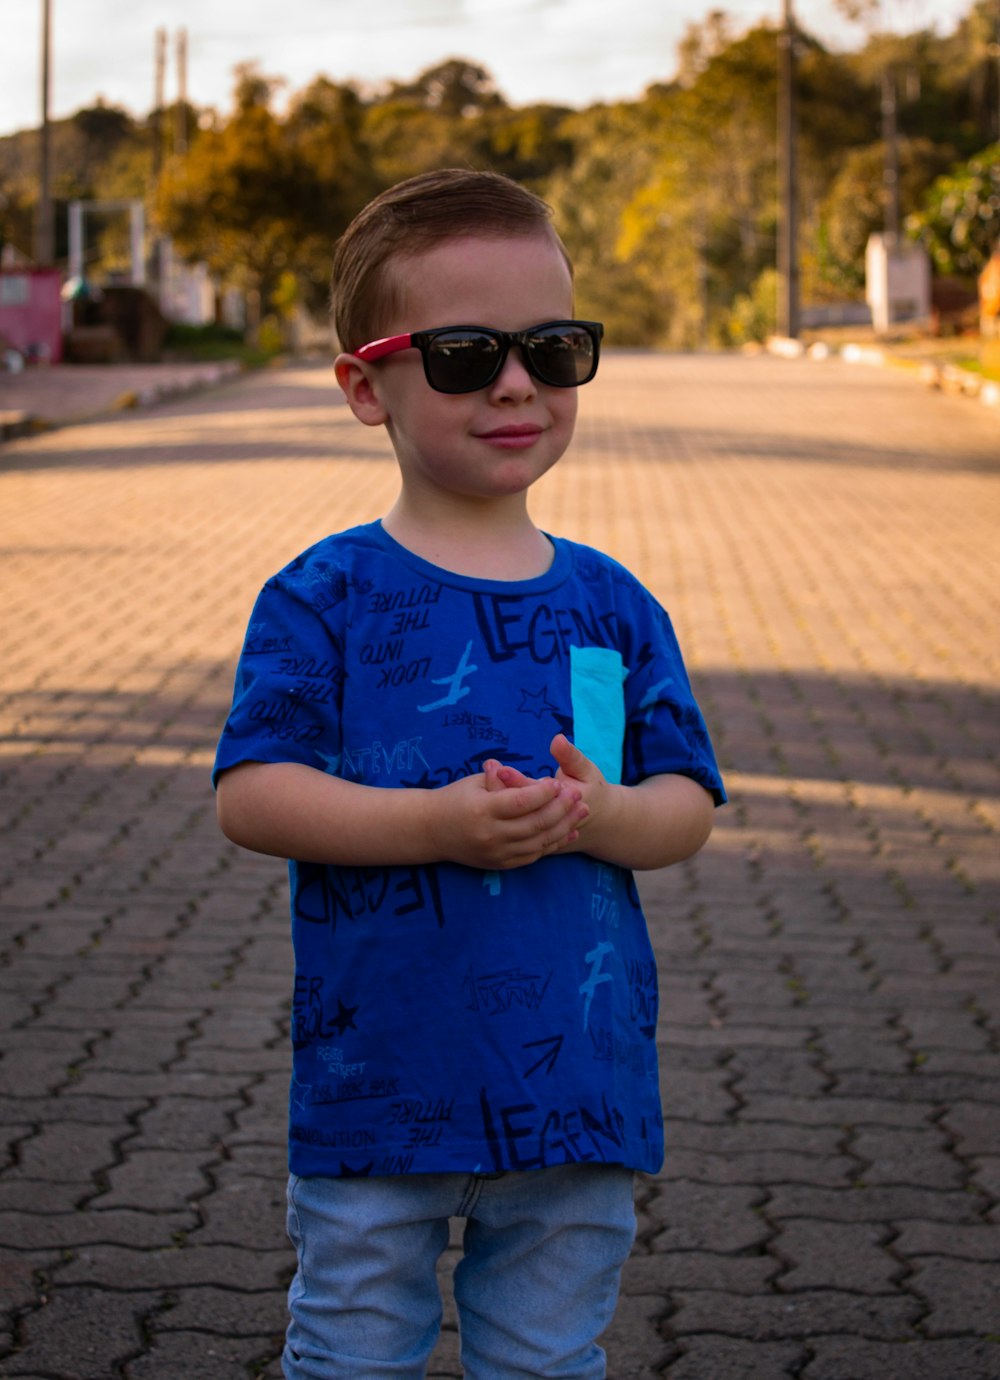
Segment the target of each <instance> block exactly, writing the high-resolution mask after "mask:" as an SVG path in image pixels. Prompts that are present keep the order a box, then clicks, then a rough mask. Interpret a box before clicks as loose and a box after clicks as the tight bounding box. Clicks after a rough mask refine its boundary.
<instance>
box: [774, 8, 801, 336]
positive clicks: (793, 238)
mask: <svg viewBox="0 0 1000 1380" xmlns="http://www.w3.org/2000/svg"><path fill="white" fill-rule="evenodd" d="M795 131H796V119H795V19H794V17H793V15H792V0H784V15H783V18H782V27H781V33H780V34H779V36H778V156H779V162H780V184H781V226H780V232H779V237H778V332H779V334H780V335H783V336H787V337H788V339H789V340H797V339H798V335H799V256H798V205H797V202H798V186H797V180H796V168H795Z"/></svg>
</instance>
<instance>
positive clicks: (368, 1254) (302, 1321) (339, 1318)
mask: <svg viewBox="0 0 1000 1380" xmlns="http://www.w3.org/2000/svg"><path fill="white" fill-rule="evenodd" d="M632 1188H633V1175H632V1171H631V1170H630V1169H624V1168H623V1167H622V1166H621V1165H605V1164H600V1165H593V1164H570V1165H561V1166H558V1167H555V1168H551V1169H538V1170H531V1171H529V1172H527V1173H509V1174H495V1175H494V1174H426V1175H424V1174H419V1175H418V1174H414V1175H404V1176H400V1177H398V1178H363V1179H326V1178H315V1179H301V1178H297V1177H296V1176H295V1175H293V1176H292V1177H291V1179H290V1180H289V1185H288V1234H289V1236H290V1237H291V1239H292V1243H293V1245H294V1246H295V1249H296V1251H297V1252H298V1262H299V1268H298V1273H297V1274H296V1276H295V1278H294V1280H293V1281H292V1286H291V1289H290V1290H289V1294H288V1306H289V1312H290V1315H291V1322H290V1323H289V1327H288V1336H287V1339H286V1343H285V1351H284V1356H283V1358H282V1362H283V1366H284V1373H285V1376H286V1377H287V1380H346V1378H347V1377H351V1380H361V1377H363V1380H388V1377H390V1376H391V1377H394V1380H395V1378H396V1377H401V1376H402V1377H406V1380H420V1377H422V1376H423V1375H424V1371H425V1368H426V1365H427V1361H428V1358H429V1356H430V1354H431V1351H432V1350H433V1348H434V1343H435V1341H436V1340H437V1336H438V1332H439V1329H440V1324H441V1297H440V1293H439V1290H438V1284H437V1275H436V1266H437V1261H438V1257H439V1256H440V1255H441V1252H442V1251H443V1250H444V1248H445V1247H446V1246H447V1244H448V1219H449V1218H450V1217H464V1218H466V1219H467V1221H466V1226H465V1235H464V1243H463V1244H464V1252H465V1253H464V1255H463V1258H462V1260H461V1261H460V1262H459V1264H458V1266H457V1267H456V1269H455V1278H454V1286H455V1302H456V1304H457V1307H458V1314H459V1327H460V1331H461V1342H462V1364H463V1366H464V1367H465V1374H466V1376H467V1377H468V1380H514V1377H527V1376H532V1377H537V1376H546V1377H559V1380H570V1377H572V1380H600V1377H603V1376H604V1374H605V1367H604V1359H605V1358H604V1352H603V1351H602V1350H601V1348H600V1347H599V1346H598V1345H597V1343H596V1341H595V1338H597V1337H598V1336H599V1335H600V1333H601V1332H603V1331H604V1329H605V1327H606V1326H607V1325H608V1323H609V1322H610V1321H611V1317H612V1315H613V1313H614V1310H615V1303H616V1301H617V1298H618V1282H619V1277H620V1274H621V1269H622V1266H623V1265H624V1263H625V1261H626V1259H627V1258H628V1253H629V1250H630V1249H631V1246H632V1241H633V1239H634V1236H635V1211H634V1208H633V1197H632Z"/></svg>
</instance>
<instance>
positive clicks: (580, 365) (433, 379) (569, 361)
mask: <svg viewBox="0 0 1000 1380" xmlns="http://www.w3.org/2000/svg"><path fill="white" fill-rule="evenodd" d="M603 334H604V327H603V326H602V325H601V323H600V322H599V321H545V322H543V323H542V325H540V326H531V327H529V329H528V330H526V331H495V330H492V329H491V328H490V327H488V326H441V327H439V329H437V330H434V331H414V332H413V333H412V334H411V335H391V336H386V337H385V339H383V340H373V341H372V342H371V344H370V345H362V346H361V349H360V350H355V351H354V354H355V357H356V358H357V359H362V360H366V361H368V362H369V363H373V362H374V361H375V360H378V359H384V358H385V356H386V355H392V354H395V353H396V352H397V351H398V350H411V349H412V350H419V351H420V357H421V359H422V360H423V362H424V375H425V376H426V379H427V382H428V383H429V384H430V386H431V387H432V388H433V389H434V390H435V392H437V393H474V392H476V390H477V389H479V388H486V387H488V386H489V385H490V384H491V383H492V382H493V380H494V379H495V378H496V377H497V375H498V374H499V373H500V370H501V369H502V368H503V366H504V364H505V362H506V359H507V356H508V354H509V353H510V347H511V346H512V345H516V346H517V347H518V349H519V350H520V351H521V356H522V358H523V359H524V363H525V367H526V368H527V370H528V373H529V374H531V375H532V377H533V378H536V379H537V380H538V382H539V383H545V384H548V386H549V387H550V388H578V387H579V386H580V384H581V383H589V382H590V380H591V379H592V378H593V377H594V375H595V374H596V373H597V361H598V359H599V358H600V353H601V336H602V335H603Z"/></svg>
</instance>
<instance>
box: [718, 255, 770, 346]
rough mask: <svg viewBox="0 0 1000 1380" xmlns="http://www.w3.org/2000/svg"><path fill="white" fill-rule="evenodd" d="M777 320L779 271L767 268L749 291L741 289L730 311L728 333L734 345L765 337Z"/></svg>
mask: <svg viewBox="0 0 1000 1380" xmlns="http://www.w3.org/2000/svg"><path fill="white" fill-rule="evenodd" d="M777 321H778V273H777V270H776V269H773V268H765V269H764V271H763V273H761V274H760V275H759V276H758V278H757V279H756V281H755V282H754V284H753V286H752V287H751V289H750V291H749V292H744V293H741V294H740V296H739V297H737V298H736V300H735V302H734V303H733V309H732V311H731V312H730V313H729V321H728V323H727V328H728V330H727V333H728V336H729V339H730V341H731V342H732V343H733V344H734V345H746V344H749V343H751V342H753V341H762V340H766V339H767V337H768V336H769V335H774V333H775V330H776V328H777Z"/></svg>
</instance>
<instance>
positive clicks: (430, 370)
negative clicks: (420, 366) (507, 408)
mask: <svg viewBox="0 0 1000 1380" xmlns="http://www.w3.org/2000/svg"><path fill="white" fill-rule="evenodd" d="M502 348H503V347H502V345H501V343H500V341H499V340H498V339H497V338H496V337H495V336H492V335H487V334H486V333H485V332H484V331H442V332H441V333H440V334H439V335H435V336H434V337H433V339H431V340H429V341H428V342H427V346H426V349H425V353H424V359H425V361H426V369H427V378H428V381H429V383H430V385H431V387H432V388H436V389H437V390H438V392H440V393H474V392H475V391H476V389H478V388H485V387H486V385H487V384H488V383H489V382H490V380H491V379H492V378H493V376H494V374H495V373H496V371H497V369H498V368H499V367H500V360H501V351H502Z"/></svg>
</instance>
